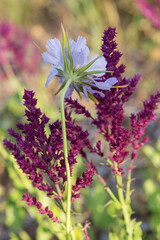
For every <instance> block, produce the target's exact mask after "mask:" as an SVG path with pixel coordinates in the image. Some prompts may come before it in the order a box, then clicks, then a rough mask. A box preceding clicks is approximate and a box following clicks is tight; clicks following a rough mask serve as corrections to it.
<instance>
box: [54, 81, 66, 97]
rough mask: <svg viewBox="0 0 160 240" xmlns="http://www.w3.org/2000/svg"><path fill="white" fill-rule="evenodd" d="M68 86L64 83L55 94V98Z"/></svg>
mask: <svg viewBox="0 0 160 240" xmlns="http://www.w3.org/2000/svg"><path fill="white" fill-rule="evenodd" d="M65 85H66V82H64V83H62V85H61V86H60V88H59V89H58V90H57V92H56V93H55V96H56V95H57V94H58V93H59V92H60V91H61V90H62V89H63V88H64V86H65Z"/></svg>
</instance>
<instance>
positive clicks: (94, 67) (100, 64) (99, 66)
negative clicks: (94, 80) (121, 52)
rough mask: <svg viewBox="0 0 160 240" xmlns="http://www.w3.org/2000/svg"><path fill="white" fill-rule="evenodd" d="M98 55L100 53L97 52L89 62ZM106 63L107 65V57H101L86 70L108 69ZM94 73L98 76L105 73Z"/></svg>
mask: <svg viewBox="0 0 160 240" xmlns="http://www.w3.org/2000/svg"><path fill="white" fill-rule="evenodd" d="M98 56H99V55H98V54H95V55H94V56H93V57H92V58H90V59H89V62H91V61H93V60H94V59H95V58H97V57H98ZM89 62H88V63H89ZM106 65H107V62H106V60H105V58H104V57H100V58H98V59H97V60H96V61H95V62H94V63H93V64H92V65H91V66H90V67H89V68H88V69H87V70H86V71H85V72H91V71H106ZM94 75H95V76H97V77H101V76H103V75H104V73H96V74H94Z"/></svg>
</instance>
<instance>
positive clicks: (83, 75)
mask: <svg viewBox="0 0 160 240" xmlns="http://www.w3.org/2000/svg"><path fill="white" fill-rule="evenodd" d="M109 72H112V71H90V72H85V73H83V74H82V75H81V77H85V76H87V75H94V74H97V73H109Z"/></svg>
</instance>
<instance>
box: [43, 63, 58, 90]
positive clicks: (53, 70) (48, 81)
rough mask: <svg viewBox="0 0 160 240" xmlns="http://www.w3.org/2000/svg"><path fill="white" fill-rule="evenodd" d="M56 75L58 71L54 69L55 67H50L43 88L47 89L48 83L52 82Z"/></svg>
mask: <svg viewBox="0 0 160 240" xmlns="http://www.w3.org/2000/svg"><path fill="white" fill-rule="evenodd" d="M57 74H58V71H57V70H56V69H55V67H54V66H53V65H52V66H51V70H50V74H49V76H48V78H47V81H46V84H45V87H46V88H47V87H48V85H49V83H50V81H51V80H52V78H53V77H55V76H56V75H57Z"/></svg>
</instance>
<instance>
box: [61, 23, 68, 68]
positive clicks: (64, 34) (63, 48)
mask: <svg viewBox="0 0 160 240" xmlns="http://www.w3.org/2000/svg"><path fill="white" fill-rule="evenodd" d="M61 27H62V32H63V38H62V52H63V59H64V67H65V70H66V72H68V71H69V67H68V62H67V57H66V53H65V48H66V33H65V30H64V28H63V26H62V25H61Z"/></svg>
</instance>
